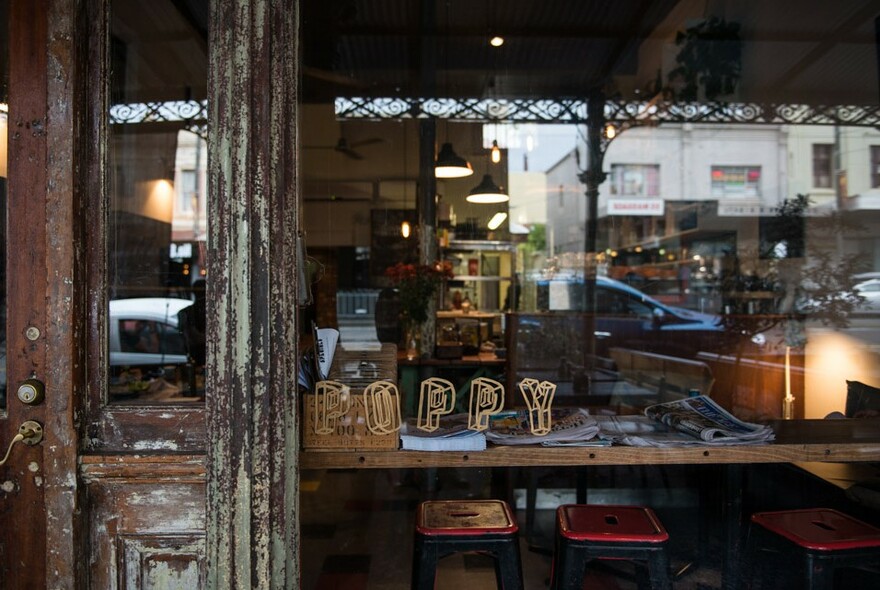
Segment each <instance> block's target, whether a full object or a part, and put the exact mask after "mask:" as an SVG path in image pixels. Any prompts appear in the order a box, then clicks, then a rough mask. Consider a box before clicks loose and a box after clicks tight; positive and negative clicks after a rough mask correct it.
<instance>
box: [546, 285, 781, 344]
mask: <svg viewBox="0 0 880 590" xmlns="http://www.w3.org/2000/svg"><path fill="white" fill-rule="evenodd" d="M537 291H538V293H537V295H538V308H539V309H541V310H547V311H554V310H557V311H585V309H586V306H585V296H584V291H585V289H584V283H583V282H582V281H580V280H577V279H573V278H563V279H554V280H539V281H538V284H537ZM584 317H590V316H588V315H587V314H584ZM724 320H725V318H724V317H722V316H719V315H715V314H708V313H700V312H696V311H692V310H689V309H684V308H681V307H675V306H672V305H667V304H665V303H662V302H660V301H658V300H656V299H654V298H653V297H651V296H649V295H646V294H645V293H642V292H641V291H639V290H638V289H635V288H633V287H631V286H629V285H627V284H625V283H622V282H620V281H617V280H614V279H611V278H608V277H601V276H600V277H597V278H596V314H595V321H594V324H595V325H594V326H593V330H594V336H595V342H596V344H595V352H596V354H597V355H598V356H601V357H606V358H607V357H608V356H609V350H610V349H611V348H614V347H621V348H631V349H635V350H643V351H648V352H655V353H658V354H664V355H668V356H677V357H682V358H694V357H695V356H696V355H697V353H698V352H703V351H705V352H717V353H722V354H726V353H738V354H748V355H756V354H765V353H766V352H768V351H767V348H768V342H767V340H768V339H767V337H766V336H765V335H764V334H762V333H756V334H752V333H750V332H748V331H745V330H743V327H742V326H740V327H739V328H734V327H731V326H730V325H728V324H727V323H726V322H725V321H724Z"/></svg>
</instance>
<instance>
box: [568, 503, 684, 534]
mask: <svg viewBox="0 0 880 590" xmlns="http://www.w3.org/2000/svg"><path fill="white" fill-rule="evenodd" d="M557 516H558V518H559V534H561V535H562V536H563V537H565V538H567V539H573V540H577V541H603V542H621V543H626V542H636V543H663V542H665V541H668V540H669V534H668V533H667V532H666V529H665V528H663V525H662V524H661V523H660V521H659V520H658V519H657V516H656V515H655V514H654V512H653V511H652V510H651V509H650V508H645V507H643V506H614V505H612V506H602V505H592V504H566V505H563V506H560V507H559V510H558V511H557Z"/></svg>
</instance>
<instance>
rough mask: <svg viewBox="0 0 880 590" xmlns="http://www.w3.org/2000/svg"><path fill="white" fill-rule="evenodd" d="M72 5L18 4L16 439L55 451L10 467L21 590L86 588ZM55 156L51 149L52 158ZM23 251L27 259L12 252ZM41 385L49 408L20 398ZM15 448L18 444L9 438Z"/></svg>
mask: <svg viewBox="0 0 880 590" xmlns="http://www.w3.org/2000/svg"><path fill="white" fill-rule="evenodd" d="M75 5H76V3H75V2H73V1H71V0H64V1H61V0H52V1H51V2H47V3H45V4H44V3H38V2H29V1H28V0H11V2H10V14H9V26H10V54H11V59H10V96H9V103H10V113H9V115H10V117H9V137H8V140H9V150H8V153H9V179H8V180H9V183H8V189H9V190H8V193H7V194H8V203H9V205H8V210H9V213H10V218H11V220H12V222H11V223H8V234H7V261H6V264H7V285H6V287H7V301H8V306H9V307H8V309H10V310H13V309H14V310H16V312H15V313H14V314H13V313H10V314H9V318H8V322H7V352H8V354H7V363H8V366H7V374H8V384H9V390H10V395H9V396H8V400H7V418H6V420H5V422H6V423H5V424H4V426H5V428H4V429H3V431H4V433H7V434H9V433H12V432H13V431H14V430H16V429H17V425H18V424H20V423H21V422H23V421H24V420H36V421H37V422H39V423H40V424H42V425H43V432H44V439H43V442H42V443H41V444H39V445H36V446H34V447H23V446H22V445H18V446H17V447H16V448H15V449H13V451H12V457H11V458H10V462H9V463H7V465H5V466H4V468H3V469H5V471H4V473H3V480H4V482H10V485H9V486H8V487H9V488H10V489H11V491H10V492H8V494H5V495H4V496H3V497H2V504H0V506H2V507H0V512H2V513H3V520H4V526H3V527H2V529H3V533H0V534H2V535H3V536H2V537H0V545H2V546H3V547H4V548H5V551H6V555H4V556H3V559H2V560H0V567H7V566H8V564H12V563H15V564H16V566H17V567H16V568H14V569H10V570H9V571H4V572H0V577H6V576H7V575H8V576H9V578H8V579H13V580H15V581H16V587H18V588H46V587H62V586H81V585H82V583H83V578H82V573H81V571H80V568H79V567H78V566H77V557H78V556H81V555H83V553H82V549H83V547H84V539H83V538H82V535H81V533H82V530H83V528H82V518H83V513H82V512H81V511H79V510H78V508H79V507H80V506H81V501H82V495H81V489H80V487H79V486H78V485H77V483H76V477H75V475H76V469H77V445H78V443H79V437H78V436H77V429H76V422H77V419H78V412H77V408H78V406H79V402H80V401H81V400H82V392H83V389H84V383H85V381H84V364H83V362H82V353H81V350H82V349H81V346H79V345H80V343H81V342H82V341H83V339H84V333H85V331H84V330H83V327H84V323H83V321H82V320H81V319H80V318H82V317H84V316H83V311H84V310H85V306H86V301H85V299H86V298H85V289H84V285H83V283H82V282H81V280H79V278H80V274H79V273H78V272H77V271H78V269H79V268H81V267H79V266H78V264H77V258H78V254H79V253H80V252H81V249H80V248H77V247H76V244H78V243H81V238H82V231H83V227H82V224H81V223H78V221H77V220H78V219H79V218H78V215H77V212H78V203H79V202H80V201H79V198H80V194H78V192H77V190H76V187H77V185H78V183H77V182H76V174H77V171H76V165H75V155H76V153H77V151H76V148H75V146H76V136H77V133H78V125H77V124H76V122H75V121H76V118H77V116H78V113H79V109H78V105H79V104H80V101H79V97H80V96H81V95H80V93H79V88H78V86H77V79H76V71H77V68H76V65H77V59H76V55H75V52H74V47H73V45H72V44H71V43H70V41H69V40H70V39H72V38H73V33H74V30H75V29H76V21H77V19H78V17H79V13H78V11H77V10H76V8H75ZM50 146H51V147H50ZM13 244H18V245H20V246H19V247H17V248H12V247H10V246H11V245H13ZM31 375H35V376H36V378H38V379H40V380H41V381H42V382H43V383H44V384H45V386H46V396H45V401H44V402H43V403H42V404H41V405H37V406H26V405H24V404H22V403H20V402H19V401H18V400H17V399H16V398H15V395H14V394H13V393H12V392H14V391H15V388H16V386H17V384H18V383H21V381H23V380H24V379H27V378H28V377H30V376H31ZM3 439H4V440H5V439H6V436H4V437H3Z"/></svg>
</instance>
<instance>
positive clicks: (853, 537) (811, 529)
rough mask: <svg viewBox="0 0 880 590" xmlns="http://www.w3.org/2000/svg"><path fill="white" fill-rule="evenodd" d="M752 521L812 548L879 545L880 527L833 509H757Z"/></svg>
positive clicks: (828, 548) (840, 548) (839, 548)
mask: <svg viewBox="0 0 880 590" xmlns="http://www.w3.org/2000/svg"><path fill="white" fill-rule="evenodd" d="M752 522H754V523H755V524H759V525H761V526H763V527H764V528H765V529H767V530H769V531H772V532H774V533H776V534H777V535H781V536H783V537H785V538H786V539H788V540H789V541H791V542H792V543H796V544H797V545H800V546H801V547H805V548H807V549H812V550H813V551H842V550H846V549H862V548H866V547H880V529H878V528H876V527H873V526H871V525H869V524H867V523H865V522H862V521H860V520H856V519H855V518H853V517H851V516H849V515H847V514H844V513H842V512H838V511H837V510H832V509H830V508H808V509H805V510H780V511H777V512H758V513H756V514H753V515H752Z"/></svg>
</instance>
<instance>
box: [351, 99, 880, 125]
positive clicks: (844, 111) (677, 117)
mask: <svg viewBox="0 0 880 590" xmlns="http://www.w3.org/2000/svg"><path fill="white" fill-rule="evenodd" d="M604 116H605V120H606V121H607V122H608V123H610V124H611V125H612V126H613V127H615V129H617V130H620V129H625V128H627V127H634V126H644V125H650V124H659V123H725V124H729V123H752V124H771V125H850V126H855V127H876V126H878V125H880V105H869V106H858V105H827V106H823V105H806V104H763V103H721V102H710V103H696V102H665V101H657V102H654V101H651V102H632V101H616V100H606V101H605V108H604ZM336 117H337V118H339V119H424V118H430V117H434V118H437V119H450V120H460V121H473V122H483V123H501V122H509V123H586V122H587V118H588V117H587V101H586V100H575V99H570V100H567V99H560V100H551V99H511V100H507V99H452V98H337V99H336Z"/></svg>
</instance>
